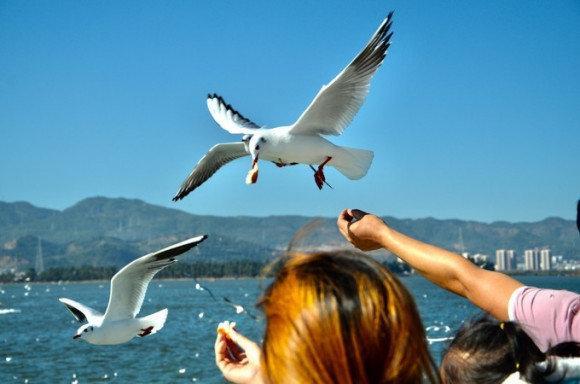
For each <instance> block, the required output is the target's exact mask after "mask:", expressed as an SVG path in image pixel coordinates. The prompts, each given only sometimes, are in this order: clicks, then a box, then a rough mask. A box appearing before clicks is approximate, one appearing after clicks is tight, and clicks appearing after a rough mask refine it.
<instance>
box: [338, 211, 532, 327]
mask: <svg viewBox="0 0 580 384" xmlns="http://www.w3.org/2000/svg"><path fill="white" fill-rule="evenodd" d="M355 216H356V217H360V219H359V220H355V219H354V217H355ZM337 225H338V228H339V229H340V232H341V233H342V235H343V236H344V237H345V238H346V239H347V240H348V241H350V242H351V243H352V244H353V245H354V246H356V247H357V248H359V249H361V250H363V251H368V250H374V249H380V248H384V249H386V250H388V251H389V252H392V253H393V254H395V255H397V256H398V257H400V258H401V259H403V260H404V261H406V262H407V263H409V265H410V266H411V267H413V268H414V269H415V270H417V271H418V272H419V273H420V274H421V275H423V276H424V277H425V278H426V279H428V280H429V281H431V282H433V283H434V284H437V285H438V286H440V287H441V288H444V289H447V290H448V291H451V292H453V293H455V294H458V295H460V296H463V297H465V298H467V299H468V300H469V301H471V302H472V303H473V304H474V305H476V306H478V307H479V308H481V309H483V310H484V311H486V312H489V313H490V314H491V315H493V316H494V317H495V318H497V319H498V320H508V301H509V298H510V296H511V295H512V293H513V292H514V291H515V290H516V289H517V288H518V287H521V286H522V284H521V283H520V282H518V281H517V280H515V279H512V278H511V277H509V276H507V275H504V274H502V273H498V272H492V271H487V270H484V269H481V268H479V267H477V266H476V265H474V264H473V263H471V262H470V261H468V260H466V259H465V258H463V257H462V256H459V255H457V254H455V253H453V252H449V251H447V250H445V249H443V248H439V247H436V246H434V245H430V244H426V243H423V242H421V241H419V240H416V239H413V238H411V237H409V236H406V235H404V234H402V233H400V232H397V231H395V230H394V229H392V228H390V227H389V226H387V225H386V224H385V223H384V222H383V221H382V220H381V219H380V218H378V217H377V216H374V215H370V214H365V213H364V212H362V211H358V210H344V211H343V212H341V214H340V216H339V217H338V221H337Z"/></svg>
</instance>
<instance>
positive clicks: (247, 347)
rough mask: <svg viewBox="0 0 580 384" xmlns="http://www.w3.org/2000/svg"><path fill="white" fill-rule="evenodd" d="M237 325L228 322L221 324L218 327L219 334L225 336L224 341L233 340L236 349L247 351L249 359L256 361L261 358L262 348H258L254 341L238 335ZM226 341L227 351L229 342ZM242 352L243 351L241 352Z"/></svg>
mask: <svg viewBox="0 0 580 384" xmlns="http://www.w3.org/2000/svg"><path fill="white" fill-rule="evenodd" d="M235 325H236V323H230V322H228V321H226V322H223V323H220V324H219V325H218V333H222V334H223V336H224V339H229V340H231V341H232V342H233V343H235V344H236V345H235V346H232V347H233V348H232V349H234V348H241V349H242V350H243V351H245V354H246V356H247V357H248V359H250V360H256V359H258V361H259V358H260V347H259V346H258V344H256V343H254V342H253V341H252V340H250V339H248V338H247V337H245V336H244V335H242V334H240V333H238V332H237V331H236V330H235ZM229 340H226V350H227V347H228V344H227V341H229ZM240 352H241V351H240Z"/></svg>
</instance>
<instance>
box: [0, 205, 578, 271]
mask: <svg viewBox="0 0 580 384" xmlns="http://www.w3.org/2000/svg"><path fill="white" fill-rule="evenodd" d="M312 219H313V218H312V217H305V216H269V217H247V216H235V217H218V216H205V215H194V214H190V213H187V212H183V211H180V210H177V209H170V208H165V207H160V206H156V205H151V204H148V203H145V202H143V201H141V200H131V199H123V198H116V199H112V198H104V197H92V198H88V199H84V200H82V201H80V202H78V203H77V204H75V205H73V206H72V207H69V208H67V209H65V210H63V211H58V210H52V209H46V208H39V207H35V206H34V205H32V204H30V203H26V202H16V203H6V202H0V270H2V269H4V268H10V267H16V268H18V269H26V268H32V267H34V261H35V257H36V255H37V253H38V252H39V248H40V250H41V252H42V255H43V259H44V265H45V267H46V268H50V267H56V266H81V265H92V266H111V265H115V266H119V265H123V264H125V263H127V262H128V261H129V260H131V259H133V258H135V257H137V256H140V255H142V254H145V253H147V252H149V251H152V250H155V249H158V248H162V247H164V246H167V245H169V244H171V243H173V242H177V241H180V240H183V239H185V238H187V237H189V236H193V235H197V234H201V233H205V234H208V235H209V238H208V240H207V241H206V242H205V243H204V244H203V245H202V246H200V247H198V248H196V249H195V250H194V251H193V254H192V255H190V256H188V257H189V258H192V257H195V258H203V259H212V260H234V259H238V260H239V259H251V260H264V259H267V258H270V257H272V255H274V254H277V253H279V252H280V250H283V249H285V247H286V245H287V244H288V242H289V241H290V239H291V238H292V236H293V235H294V233H295V232H296V231H297V230H298V229H299V228H300V227H301V226H303V225H304V224H306V223H307V222H309V221H311V220H312ZM384 219H385V220H386V221H387V222H388V223H389V224H390V225H391V226H392V227H394V228H395V229H397V230H399V231H402V232H404V233H406V234H409V235H410V236H413V237H416V238H418V239H421V240H424V241H427V242H430V243H433V244H437V245H440V246H443V247H445V248H448V249H451V250H454V251H460V250H462V249H465V250H466V251H468V252H471V253H484V254H488V255H494V252H495V249H497V248H509V249H515V250H516V252H517V253H518V254H522V253H523V250H524V249H527V248H532V247H550V248H551V249H552V254H554V255H564V256H566V257H568V258H575V259H580V236H579V235H578V230H577V229H576V224H575V222H574V221H571V220H564V219H561V218H557V217H551V218H547V219H545V220H542V221H538V222H533V223H525V222H522V223H508V222H503V221H501V222H494V223H491V224H487V223H481V222H476V221H463V220H439V219H434V218H425V219H397V218H394V217H384ZM335 222H336V219H335V218H322V219H321V225H320V226H319V227H318V228H317V229H316V230H315V231H314V232H313V233H312V234H311V235H310V236H308V238H306V239H304V243H303V246H304V247H339V246H343V245H345V242H344V240H343V239H342V237H340V235H339V233H338V231H337V229H336V224H335ZM461 238H463V245H462V244H461V240H460V239H461ZM39 239H40V240H39ZM39 245H40V247H39Z"/></svg>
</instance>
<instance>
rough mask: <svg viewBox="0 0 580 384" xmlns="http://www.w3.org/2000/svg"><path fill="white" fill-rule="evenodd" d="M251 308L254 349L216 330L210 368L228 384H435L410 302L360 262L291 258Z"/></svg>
mask: <svg viewBox="0 0 580 384" xmlns="http://www.w3.org/2000/svg"><path fill="white" fill-rule="evenodd" d="M259 306H260V307H261V308H262V310H263V311H264V315H265V317H266V331H265V336H264V342H263V347H262V348H259V347H258V346H257V345H256V344H255V343H253V342H251V341H250V340H248V339H246V338H245V337H244V336H242V335H240V334H239V333H238V332H237V331H236V330H235V329H234V327H232V326H231V325H230V324H229V323H222V324H220V327H219V328H218V336H217V339H216V344H215V354H216V364H217V365H218V367H219V368H220V370H221V371H222V373H223V374H224V377H225V378H226V379H227V380H229V381H231V382H234V383H239V384H242V383H315V384H322V383H325V384H326V383H328V384H329V383H344V384H351V383H352V384H354V383H361V384H365V383H368V384H371V383H372V384H374V383H421V382H429V383H437V382H438V381H439V380H438V377H437V372H436V368H435V365H434V363H433V360H432V358H431V356H430V355H429V352H428V349H427V345H426V341H425V332H424V330H423V326H422V324H421V320H420V319H419V314H418V312H417V308H416V306H415V303H414V301H413V299H412V297H411V295H410V294H409V292H408V291H407V290H406V289H405V287H404V286H403V285H402V284H401V283H400V282H399V280H398V279H397V278H396V277H395V276H393V275H392V274H391V273H390V272H389V271H388V270H387V269H386V268H385V267H383V266H382V265H381V264H379V263H378V262H377V261H375V260H373V259H372V258H370V257H368V256H366V255H364V254H361V253H355V252H350V251H340V252H325V253H315V254H307V253H295V254H292V255H291V256H289V257H288V258H287V259H286V260H285V262H284V263H283V266H282V268H281V270H280V271H279V272H278V274H277V276H276V278H275V279H274V281H273V282H272V284H271V285H270V286H269V287H268V289H267V290H266V292H265V293H264V295H263V297H262V299H261V300H260V302H259Z"/></svg>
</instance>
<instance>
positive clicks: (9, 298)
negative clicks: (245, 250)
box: [0, 276, 580, 383]
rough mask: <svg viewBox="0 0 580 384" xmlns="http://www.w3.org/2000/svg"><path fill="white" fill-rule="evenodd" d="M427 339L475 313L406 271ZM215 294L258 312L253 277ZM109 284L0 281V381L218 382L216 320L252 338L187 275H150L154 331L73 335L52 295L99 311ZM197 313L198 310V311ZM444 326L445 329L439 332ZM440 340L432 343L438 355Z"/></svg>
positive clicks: (578, 287)
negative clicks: (159, 319) (121, 336)
mask: <svg viewBox="0 0 580 384" xmlns="http://www.w3.org/2000/svg"><path fill="white" fill-rule="evenodd" d="M521 280H522V281H523V282H524V283H525V284H528V285H533V286H539V287H550V288H556V289H568V290H572V291H576V292H578V291H580V278H578V277H532V276H530V277H524V278H522V279H521ZM402 281H403V283H404V284H405V285H406V286H407V287H408V288H409V289H410V290H411V292H412V293H413V295H414V297H415V301H416V302H417V305H418V307H419V310H420V312H421V317H422V320H423V324H424V326H425V328H427V329H428V332H427V335H428V337H429V338H431V339H441V338H447V337H450V336H451V335H452V334H453V332H454V331H455V330H456V329H457V328H458V327H459V326H460V325H461V322H462V321H463V320H464V319H466V318H468V317H470V316H472V315H473V314H476V313H478V310H477V309H476V308H474V307H473V306H472V305H470V304H469V303H468V302H467V301H466V300H464V299H461V298H459V297H457V296H454V295H452V294H450V293H447V292H445V291H443V290H441V289H439V288H437V287H435V286H434V285H432V284H431V283H429V282H427V281H425V280H424V279H422V278H420V277H405V278H403V279H402ZM201 283H202V284H203V285H205V286H207V287H208V288H210V289H211V290H212V291H213V293H214V294H215V295H216V296H217V297H218V298H219V297H222V296H227V297H228V298H230V299H231V300H232V301H234V302H235V303H236V304H240V305H242V306H244V308H246V309H247V310H248V311H250V312H251V313H252V314H255V315H259V313H258V311H257V310H256V309H255V308H254V306H253V304H254V303H255V301H256V298H257V297H258V296H259V294H260V292H261V286H263V285H264V284H265V283H264V282H263V281H259V280H252V279H247V280H220V281H202V282H201ZM108 291H109V287H108V284H107V283H105V282H97V283H76V284H62V285H58V284H28V285H25V284H9V285H0V383H76V382H78V383H91V382H110V381H114V382H119V383H126V382H134V383H137V382H138V383H142V382H146V383H191V382H200V383H222V382H223V380H222V379H221V376H220V373H219V371H218V370H217V368H216V367H215V365H214V356H213V343H214V337H215V328H216V326H217V324H218V323H219V322H220V321H223V320H233V321H236V322H237V323H238V328H239V330H240V331H241V332H243V333H245V334H246V335H248V336H249V337H251V338H253V339H254V340H258V341H259V340H260V335H261V332H262V329H263V325H264V324H263V321H262V319H261V318H260V317H259V316H258V320H253V319H251V318H250V317H249V316H247V315H246V314H244V313H242V314H236V312H235V309H234V308H232V307H229V306H227V305H224V304H216V303H215V302H214V301H213V300H212V299H211V298H210V297H209V295H208V294H207V292H203V291H199V290H196V289H195V283H194V282H193V281H161V280H154V281H153V282H152V283H151V284H150V286H149V291H148V294H147V298H146V301H145V304H144V305H143V308H142V310H141V314H142V315H147V314H150V313H153V312H155V311H157V310H160V309H162V308H165V307H167V308H168V309H169V317H168V320H167V323H166V324H165V327H164V328H163V329H162V330H161V331H160V332H159V333H157V334H155V335H151V336H147V337H145V338H143V339H140V338H136V339H133V340H132V341H131V342H129V343H127V344H124V345H118V346H92V345H89V344H86V343H84V342H80V341H78V340H73V339H72V335H74V333H75V330H76V329H77V327H78V323H76V321H75V320H74V318H73V317H72V316H71V315H70V313H69V312H68V311H67V310H66V309H65V308H64V306H63V305H62V304H61V303H59V302H58V301H57V299H58V298H59V297H68V298H71V299H74V300H77V301H80V302H81V303H83V304H86V305H89V306H91V307H93V308H95V309H97V310H102V311H104V309H105V307H106V305H107V299H108ZM202 313H203V315H201V316H200V314H202ZM445 326H448V327H449V328H450V329H451V331H447V332H446V330H447V329H446V328H445ZM444 345H445V342H434V343H432V344H431V346H430V347H431V351H432V353H433V356H434V357H435V359H436V360H439V357H440V354H441V350H442V348H443V346H444Z"/></svg>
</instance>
